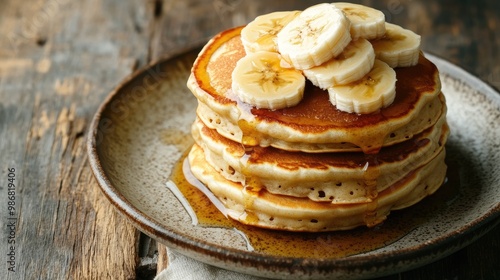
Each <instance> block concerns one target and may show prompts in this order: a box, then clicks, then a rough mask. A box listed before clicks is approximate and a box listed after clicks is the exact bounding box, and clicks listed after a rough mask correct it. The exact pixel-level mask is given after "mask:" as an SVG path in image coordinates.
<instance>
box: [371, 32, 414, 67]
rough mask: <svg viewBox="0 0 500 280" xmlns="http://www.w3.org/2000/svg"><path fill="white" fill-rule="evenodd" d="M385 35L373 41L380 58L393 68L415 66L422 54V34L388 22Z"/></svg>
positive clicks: (377, 55) (376, 53)
mask: <svg viewBox="0 0 500 280" xmlns="http://www.w3.org/2000/svg"><path fill="white" fill-rule="evenodd" d="M385 29H386V32H385V35H384V36H383V37H382V38H380V39H377V40H373V41H371V43H372V45H373V48H374V49H375V55H376V57H377V58H378V59H380V60H382V61H384V62H385V63H387V64H389V66H391V67H392V68H395V67H408V66H414V65H416V64H417V63H418V57H419V55H420V35H417V34H415V33H414V32H413V31H411V30H408V29H404V28H402V27H401V26H398V25H395V24H391V23H386V24H385Z"/></svg>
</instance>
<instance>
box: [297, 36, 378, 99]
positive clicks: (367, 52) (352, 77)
mask: <svg viewBox="0 0 500 280" xmlns="http://www.w3.org/2000/svg"><path fill="white" fill-rule="evenodd" d="M374 61H375V51H374V50H373V47H372V45H371V44H370V42H368V40H366V39H363V38H360V39H358V40H355V41H351V43H350V44H349V45H347V47H346V48H345V49H344V51H343V52H342V53H341V54H340V55H338V56H337V57H335V58H332V59H331V60H329V61H327V62H325V63H323V64H321V65H320V66H316V67H313V68H311V69H306V70H303V71H302V73H303V74H304V75H305V76H306V78H307V79H308V80H310V81H311V82H312V83H313V85H315V86H317V87H320V88H322V89H327V88H329V87H331V86H333V85H345V84H348V83H351V82H354V81H357V80H359V79H361V78H363V77H364V76H365V75H366V74H367V73H368V72H370V70H371V69H372V67H373V63H374Z"/></svg>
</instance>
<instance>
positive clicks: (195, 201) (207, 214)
mask: <svg viewBox="0 0 500 280" xmlns="http://www.w3.org/2000/svg"><path fill="white" fill-rule="evenodd" d="M186 157H187V152H186V153H185V154H184V155H183V156H182V158H181V159H180V160H179V162H178V164H177V165H176V166H175V167H174V169H173V172H172V175H171V178H170V180H169V181H170V183H169V184H170V186H169V188H170V189H172V187H173V186H175V187H176V188H177V189H178V190H179V192H180V193H182V196H183V197H184V198H185V201H187V203H188V205H185V203H183V204H182V205H183V207H185V208H191V209H192V211H193V212H194V213H195V214H196V218H197V225H198V226H201V227H217V228H227V229H229V230H233V231H235V232H237V233H238V234H239V235H241V236H242V238H243V240H244V241H245V242H246V244H247V249H248V250H249V251H252V250H255V251H256V252H261V253H264V254H267V255H274V256H283V257H291V256H292V257H297V258H341V257H346V256H349V255H355V254H360V253H364V252H368V251H372V250H375V249H378V248H381V247H384V246H387V245H389V244H391V243H393V242H395V241H397V240H399V239H400V238H402V237H404V236H405V235H406V234H408V233H409V232H411V231H412V230H413V229H414V228H416V227H418V226H419V225H421V224H423V223H425V221H426V220H427V219H430V218H431V217H432V216H433V215H434V214H435V212H436V211H443V208H446V207H448V206H449V205H450V204H451V203H453V201H454V200H455V199H456V197H457V196H458V195H459V186H460V182H459V176H458V166H457V165H456V164H451V165H450V164H449V165H448V166H449V167H448V171H447V179H446V182H445V183H444V184H443V185H442V186H441V187H440V188H439V190H438V191H437V192H436V193H434V194H433V195H432V196H430V197H427V198H426V199H424V200H423V201H421V202H419V203H417V204H416V205H414V206H412V207H410V208H407V209H403V210H398V211H393V212H392V213H391V215H390V218H389V219H387V220H386V221H384V222H383V223H381V224H379V225H377V226H374V227H371V228H370V227H359V228H355V229H352V230H348V231H333V232H318V233H309V232H289V231H281V230H269V229H264V228H258V227H254V226H248V225H245V224H242V223H240V222H237V221H234V220H232V219H229V218H227V217H226V216H225V214H223V213H227V209H226V207H225V206H224V204H223V203H222V202H221V201H220V200H219V199H217V198H216V197H215V196H214V195H213V194H212V193H211V192H210V190H209V189H208V188H206V187H205V185H204V184H202V183H201V182H199V181H198V180H197V179H196V178H195V177H194V175H192V174H191V172H190V168H189V163H188V162H187V160H186ZM176 196H177V197H178V195H176ZM178 198H179V197H178ZM186 211H188V210H186ZM246 215H247V217H246V219H250V220H251V219H255V218H256V217H255V215H254V214H252V213H246Z"/></svg>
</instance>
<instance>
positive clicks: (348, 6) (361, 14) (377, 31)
mask: <svg viewBox="0 0 500 280" xmlns="http://www.w3.org/2000/svg"><path fill="white" fill-rule="evenodd" d="M333 4H334V5H335V7H337V8H339V9H341V10H342V11H343V12H344V14H345V16H346V17H347V18H348V19H349V20H350V21H351V37H352V38H353V39H358V38H365V39H368V40H372V39H375V38H380V37H382V36H384V34H385V15H384V13H382V12H381V11H379V10H376V9H373V8H370V7H367V6H363V5H359V4H352V3H344V2H338V3H333Z"/></svg>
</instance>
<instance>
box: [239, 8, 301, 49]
mask: <svg viewBox="0 0 500 280" xmlns="http://www.w3.org/2000/svg"><path fill="white" fill-rule="evenodd" d="M299 14H300V11H286V12H274V13H270V14H265V15H261V16H258V17H256V18H255V19H254V20H253V21H251V22H250V23H248V25H247V26H245V27H244V28H243V29H242V30H241V42H242V43H243V47H244V48H245V51H246V53H254V52H258V51H270V52H277V51H278V46H277V45H276V35H277V34H278V32H280V30H281V29H282V28H283V27H284V26H285V25H287V24H288V23H289V22H290V21H292V20H293V19H294V18H295V17H297V16H298V15H299Z"/></svg>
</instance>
